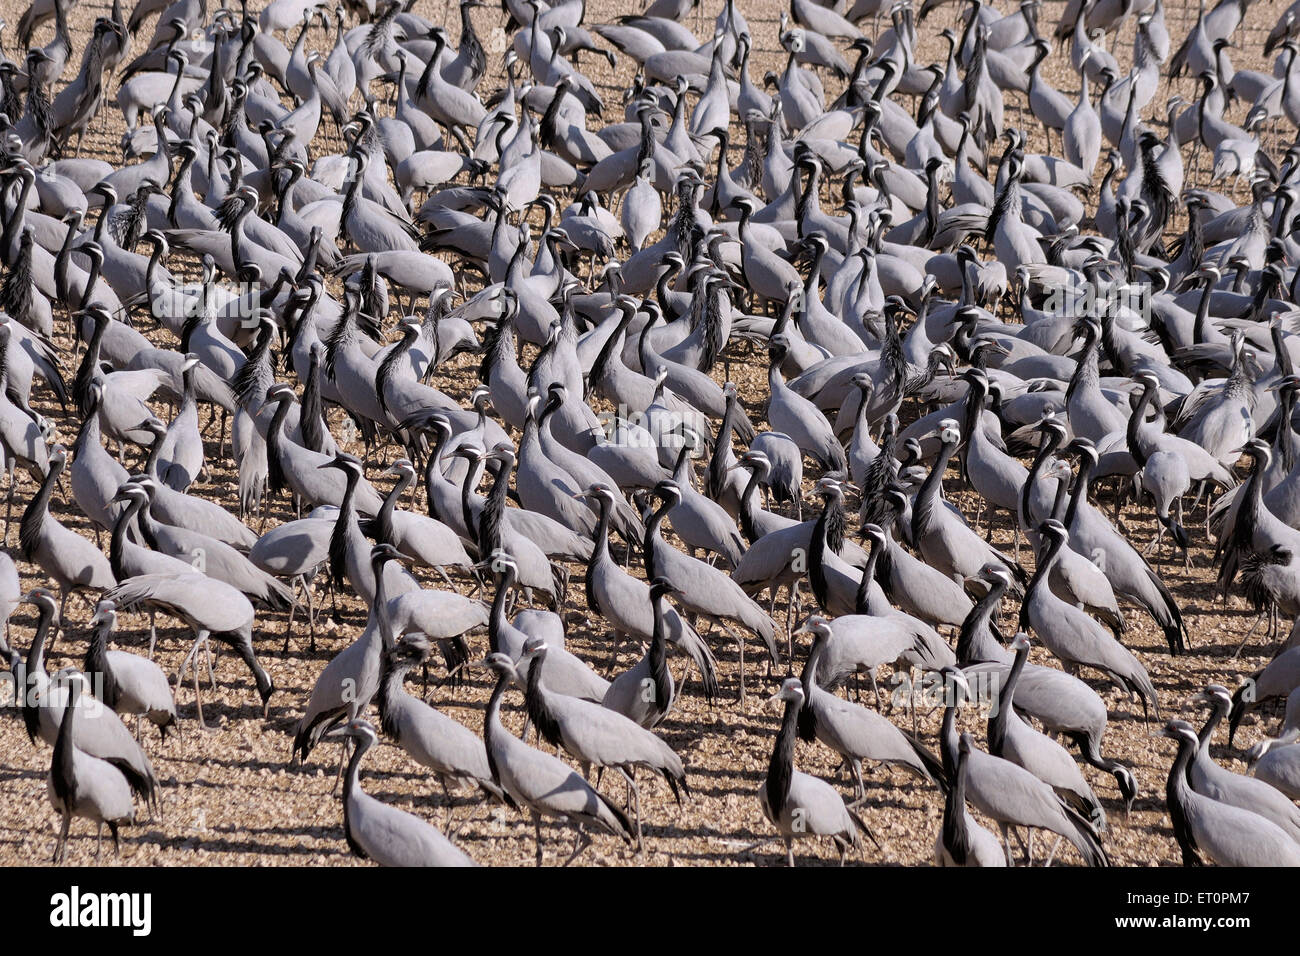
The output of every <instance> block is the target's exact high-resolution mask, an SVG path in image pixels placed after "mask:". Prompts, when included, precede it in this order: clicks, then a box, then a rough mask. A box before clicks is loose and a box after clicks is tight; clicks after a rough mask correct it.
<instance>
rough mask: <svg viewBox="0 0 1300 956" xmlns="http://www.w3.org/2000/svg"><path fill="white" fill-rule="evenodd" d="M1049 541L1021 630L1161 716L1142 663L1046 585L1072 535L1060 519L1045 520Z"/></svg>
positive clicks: (1028, 591)
mask: <svg viewBox="0 0 1300 956" xmlns="http://www.w3.org/2000/svg"><path fill="white" fill-rule="evenodd" d="M1038 531H1039V534H1041V535H1042V536H1043V537H1044V539H1045V540H1046V542H1047V543H1046V550H1045V553H1044V555H1043V557H1042V560H1041V561H1040V562H1039V565H1038V568H1037V569H1036V570H1035V571H1034V577H1033V579H1032V580H1031V581H1030V582H1029V587H1028V588H1026V589H1025V599H1024V601H1023V603H1022V604H1021V607H1020V628H1021V630H1028V629H1030V628H1033V631H1034V633H1035V634H1037V635H1038V637H1039V639H1040V640H1041V641H1042V642H1043V645H1044V646H1045V647H1046V648H1047V649H1048V650H1049V651H1051V652H1052V654H1053V655H1054V656H1055V657H1057V658H1059V659H1060V660H1061V661H1063V662H1064V663H1065V664H1067V665H1068V666H1073V667H1090V668H1092V669H1094V670H1097V671H1100V672H1101V673H1103V674H1105V675H1106V676H1107V677H1108V678H1110V680H1112V681H1114V682H1115V683H1116V685H1118V686H1119V687H1120V688H1122V689H1123V690H1125V691H1126V692H1128V693H1130V694H1133V695H1136V696H1137V697H1138V698H1139V699H1140V700H1141V701H1142V712H1143V713H1144V714H1145V713H1147V710H1148V707H1152V708H1155V711H1156V716H1157V717H1158V716H1159V715H1160V704H1159V701H1158V699H1157V696H1156V688H1155V684H1153V683H1152V682H1151V675H1150V674H1148V673H1147V669H1146V668H1145V667H1143V666H1142V662H1141V661H1139V660H1138V659H1137V657H1135V656H1134V655H1133V653H1132V652H1131V651H1129V650H1128V649H1127V648H1126V647H1124V646H1123V645H1122V644H1120V643H1119V642H1118V641H1116V640H1115V639H1114V638H1112V637H1111V636H1110V635H1109V634H1107V633H1106V632H1105V631H1104V630H1103V629H1102V626H1101V625H1100V624H1099V623H1097V621H1096V620H1094V619H1093V618H1091V617H1089V616H1088V615H1087V614H1085V613H1084V612H1083V611H1081V610H1079V609H1078V608H1076V607H1074V606H1073V605H1070V604H1066V603H1065V602H1064V601H1062V600H1061V599H1060V598H1059V597H1057V596H1056V595H1055V594H1053V593H1052V590H1051V588H1050V587H1047V586H1046V582H1047V580H1048V577H1049V576H1050V575H1051V572H1052V568H1053V567H1054V565H1055V564H1056V559H1057V555H1059V554H1060V552H1061V549H1062V548H1064V547H1065V543H1066V540H1067V539H1068V538H1069V532H1068V531H1066V529H1065V525H1063V524H1061V522H1059V521H1057V520H1056V519H1054V518H1049V519H1048V520H1047V521H1044V522H1043V523H1042V524H1041V525H1039V528H1038Z"/></svg>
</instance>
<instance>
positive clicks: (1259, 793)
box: [1187, 684, 1300, 844]
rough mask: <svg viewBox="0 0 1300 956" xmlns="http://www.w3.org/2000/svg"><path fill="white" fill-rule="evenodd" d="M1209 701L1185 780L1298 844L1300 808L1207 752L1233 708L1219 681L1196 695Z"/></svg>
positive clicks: (1204, 794)
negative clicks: (1267, 823) (1253, 815)
mask: <svg viewBox="0 0 1300 956" xmlns="http://www.w3.org/2000/svg"><path fill="white" fill-rule="evenodd" d="M1197 697H1198V699H1199V700H1201V701H1203V702H1205V703H1208V704H1209V705H1210V715H1209V717H1208V718H1207V719H1206V721H1205V726H1204V728H1202V730H1201V733H1200V734H1199V736H1198V740H1199V745H1198V747H1197V749H1196V753H1195V754H1193V755H1192V759H1191V763H1190V764H1189V765H1188V769H1187V780H1188V782H1189V783H1190V784H1191V785H1192V789H1193V790H1195V791H1196V792H1197V793H1199V794H1200V795H1201V796H1204V797H1209V798H1210V799H1212V800H1217V801H1219V802H1220V803H1227V804H1231V805H1232V806H1234V807H1240V808H1241V809H1243V810H1249V811H1250V812H1251V813H1257V814H1259V815H1260V816H1262V817H1265V818H1266V819H1269V820H1272V821H1273V822H1274V823H1275V824H1277V825H1278V826H1279V827H1281V828H1282V830H1284V831H1285V832H1286V834H1287V836H1288V837H1290V839H1291V840H1292V841H1293V842H1295V843H1297V844H1300V809H1297V808H1296V805H1295V804H1294V803H1292V802H1291V800H1290V799H1288V798H1287V797H1286V795H1285V794H1282V793H1280V792H1279V791H1277V790H1275V789H1274V788H1273V787H1271V786H1269V785H1268V784H1267V783H1265V782H1264V781H1262V780H1257V779H1255V778H1254V777H1248V776H1244V775H1242V774H1236V773H1232V772H1231V771H1229V770H1227V769H1226V768H1224V767H1221V766H1219V764H1217V763H1216V762H1215V761H1214V758H1213V757H1211V756H1210V743H1211V742H1212V741H1213V739H1214V731H1215V730H1216V729H1217V728H1218V725H1219V723H1220V722H1221V721H1222V720H1223V718H1224V717H1226V716H1228V712H1229V710H1230V709H1231V708H1232V695H1231V694H1230V693H1229V692H1228V689H1227V688H1226V687H1224V686H1222V685H1221V684H1210V685H1208V686H1207V687H1206V688H1205V690H1204V691H1203V692H1202V693H1201V694H1198V695H1197Z"/></svg>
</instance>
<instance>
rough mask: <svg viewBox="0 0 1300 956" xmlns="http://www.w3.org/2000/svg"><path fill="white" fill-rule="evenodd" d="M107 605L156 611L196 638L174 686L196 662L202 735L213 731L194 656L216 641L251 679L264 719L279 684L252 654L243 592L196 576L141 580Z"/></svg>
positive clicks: (116, 591) (107, 596) (108, 594)
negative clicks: (205, 715) (229, 650)
mask: <svg viewBox="0 0 1300 956" xmlns="http://www.w3.org/2000/svg"><path fill="white" fill-rule="evenodd" d="M104 600H107V601H112V602H113V603H114V604H116V605H117V606H118V607H121V608H131V607H135V606H137V605H144V606H146V607H151V608H156V609H158V610H160V611H164V612H166V613H168V614H171V615H173V616H174V617H177V618H180V619H181V620H182V621H184V622H185V623H186V625H188V626H189V628H190V629H191V630H192V631H193V632H194V644H193V645H192V646H191V648H190V652H189V653H188V654H187V655H186V657H185V659H184V660H183V661H182V662H181V668H180V671H178V673H177V675H176V683H177V685H178V686H179V685H180V683H181V681H182V680H183V679H184V677H185V670H186V668H187V667H188V666H189V665H190V663H191V662H193V663H194V705H195V708H196V709H197V712H198V714H197V716H198V724H199V728H200V729H203V730H208V729H211V728H209V727H208V725H207V724H206V723H205V722H204V720H203V701H202V698H201V696H200V694H199V675H198V663H197V661H196V660H195V655H196V654H197V653H198V651H199V649H200V648H206V647H207V646H208V641H209V639H212V638H215V639H217V640H219V641H221V642H222V643H224V644H229V645H230V646H231V647H232V648H233V649H234V651H235V653H236V654H238V655H239V658H240V660H242V661H243V662H244V666H246V667H247V668H248V669H249V671H250V672H251V673H252V675H253V683H254V684H255V685H256V687H257V693H258V696H259V697H260V698H261V700H262V713H263V715H265V714H266V713H267V711H268V709H269V708H270V705H271V695H272V694H274V693H275V682H274V681H272V680H271V675H270V674H268V673H267V672H266V669H265V668H264V667H263V666H262V664H261V662H259V661H258V659H257V655H256V653H255V652H254V650H253V614H254V612H253V605H252V604H251V603H249V600H248V598H246V597H244V595H243V594H242V593H241V592H239V591H238V590H236V589H235V588H233V587H231V586H230V585H228V584H226V583H224V582H222V581H218V580H216V579H215V578H209V577H207V576H206V575H202V574H198V573H195V572H190V573H188V574H180V573H175V574H165V573H163V574H139V575H136V576H135V577H130V578H127V579H126V580H125V581H120V582H118V584H117V585H116V586H115V587H112V588H110V589H109V590H107V591H105V592H104Z"/></svg>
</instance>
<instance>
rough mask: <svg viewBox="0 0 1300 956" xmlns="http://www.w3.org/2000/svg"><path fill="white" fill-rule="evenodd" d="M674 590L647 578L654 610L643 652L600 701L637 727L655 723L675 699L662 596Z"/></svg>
mask: <svg viewBox="0 0 1300 956" xmlns="http://www.w3.org/2000/svg"><path fill="white" fill-rule="evenodd" d="M674 593H676V588H674V587H673V586H672V585H671V584H670V583H669V582H668V581H667V579H665V578H655V579H654V580H653V581H651V582H650V609H651V612H652V613H653V614H654V624H653V625H652V626H651V631H650V643H649V646H648V647H647V649H646V653H645V656H644V657H642V658H641V660H639V661H637V662H636V663H635V664H633V665H632V666H631V667H629V668H628V669H627V670H625V671H624V672H623V673H621V674H619V675H618V676H617V677H615V678H614V679H613V680H612V681H610V682H609V690H607V691H606V692H605V697H604V698H603V699H602V700H601V704H602V705H604V706H605V707H608V708H609V709H610V710H612V711H615V712H616V713H619V714H622V715H623V716H624V717H627V718H629V719H630V720H632V721H634V722H635V723H637V724H638V725H640V726H641V727H646V728H650V727H656V726H658V725H659V724H660V723H661V722H662V721H663V719H664V718H665V717H667V716H668V714H669V712H670V711H671V710H672V707H673V703H674V702H675V701H676V699H677V686H676V684H675V683H674V682H673V672H672V671H671V670H669V668H668V641H667V631H668V622H667V619H666V618H667V611H668V608H667V605H666V604H665V601H664V599H665V598H666V597H667V596H668V595H671V594H674Z"/></svg>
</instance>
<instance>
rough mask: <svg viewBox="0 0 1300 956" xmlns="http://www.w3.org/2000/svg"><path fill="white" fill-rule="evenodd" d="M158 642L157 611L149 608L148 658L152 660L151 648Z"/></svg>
mask: <svg viewBox="0 0 1300 956" xmlns="http://www.w3.org/2000/svg"><path fill="white" fill-rule="evenodd" d="M157 643H158V612H156V611H155V610H154V609H153V608H150V609H149V660H153V649H154V646H155V645H156V644H157Z"/></svg>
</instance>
